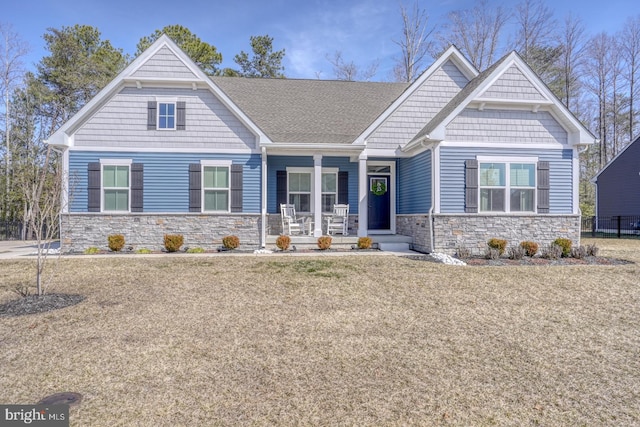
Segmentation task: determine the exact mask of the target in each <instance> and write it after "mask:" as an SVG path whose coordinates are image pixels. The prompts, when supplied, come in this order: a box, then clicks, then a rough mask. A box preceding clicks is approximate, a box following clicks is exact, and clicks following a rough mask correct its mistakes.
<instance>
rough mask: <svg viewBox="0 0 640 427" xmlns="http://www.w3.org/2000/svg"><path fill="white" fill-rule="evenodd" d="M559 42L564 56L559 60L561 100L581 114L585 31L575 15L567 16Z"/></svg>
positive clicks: (559, 35)
mask: <svg viewBox="0 0 640 427" xmlns="http://www.w3.org/2000/svg"><path fill="white" fill-rule="evenodd" d="M557 37H558V42H559V44H560V46H561V47H562V54H561V55H560V58H559V68H560V70H561V74H562V75H561V86H562V88H561V91H560V96H559V98H560V100H561V101H562V103H563V104H564V105H565V106H566V107H567V108H569V109H570V110H572V111H573V112H574V113H575V114H579V108H580V103H579V102H578V100H579V99H580V93H579V91H580V88H581V80H582V75H583V71H584V65H585V61H584V50H585V46H586V43H585V29H584V25H583V24H582V21H581V20H580V18H578V17H575V16H574V15H571V14H569V15H567V16H566V18H565V19H564V23H563V25H562V28H561V30H560V32H559V34H558V36H557Z"/></svg>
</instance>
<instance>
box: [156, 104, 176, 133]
mask: <svg viewBox="0 0 640 427" xmlns="http://www.w3.org/2000/svg"><path fill="white" fill-rule="evenodd" d="M175 128H176V104H175V102H158V129H167V130H174V129H175Z"/></svg>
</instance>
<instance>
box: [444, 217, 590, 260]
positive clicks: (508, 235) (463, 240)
mask: <svg viewBox="0 0 640 427" xmlns="http://www.w3.org/2000/svg"><path fill="white" fill-rule="evenodd" d="M433 221H434V240H435V248H434V251H435V252H444V253H446V254H449V255H453V254H455V252H456V249H457V248H458V247H461V246H464V247H466V248H468V249H470V250H471V253H472V254H473V255H484V254H485V252H486V249H487V240H489V239H490V238H493V237H495V238H499V239H506V240H507V242H508V246H507V247H511V246H514V245H518V244H520V242H522V241H525V240H530V241H532V242H535V243H537V244H538V245H539V246H540V248H543V247H545V246H548V245H549V244H551V243H552V242H553V241H554V240H555V239H557V238H558V237H564V238H567V239H571V241H572V242H573V244H574V245H576V246H577V245H579V244H580V216H579V215H536V216H532V215H521V216H512V215H510V216H498V215H496V216H488V215H473V214H464V215H451V214H450V215H444V214H437V215H435V214H434V215H433Z"/></svg>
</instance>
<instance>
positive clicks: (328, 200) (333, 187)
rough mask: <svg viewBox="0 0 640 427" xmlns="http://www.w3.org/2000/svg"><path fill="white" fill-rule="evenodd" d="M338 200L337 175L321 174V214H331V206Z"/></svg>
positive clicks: (333, 173) (332, 173)
mask: <svg viewBox="0 0 640 427" xmlns="http://www.w3.org/2000/svg"><path fill="white" fill-rule="evenodd" d="M337 200H338V174H337V173H335V172H331V173H323V174H322V212H333V205H335V204H336V203H337Z"/></svg>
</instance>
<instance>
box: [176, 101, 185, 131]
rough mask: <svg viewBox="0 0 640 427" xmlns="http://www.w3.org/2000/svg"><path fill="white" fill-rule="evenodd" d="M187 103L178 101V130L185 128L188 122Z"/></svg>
mask: <svg viewBox="0 0 640 427" xmlns="http://www.w3.org/2000/svg"><path fill="white" fill-rule="evenodd" d="M186 112H187V103H186V102H184V101H178V102H177V103H176V130H185V129H186V128H187V127H186V123H187V113H186Z"/></svg>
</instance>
